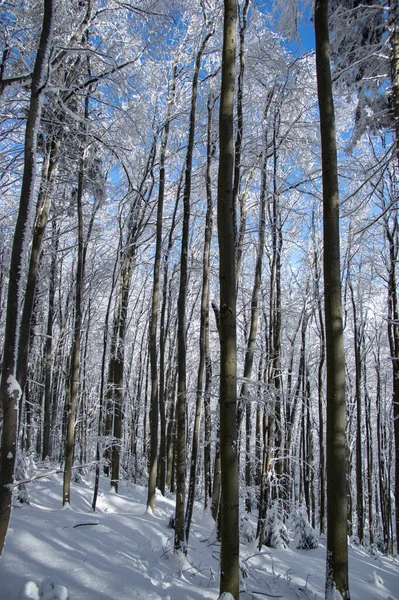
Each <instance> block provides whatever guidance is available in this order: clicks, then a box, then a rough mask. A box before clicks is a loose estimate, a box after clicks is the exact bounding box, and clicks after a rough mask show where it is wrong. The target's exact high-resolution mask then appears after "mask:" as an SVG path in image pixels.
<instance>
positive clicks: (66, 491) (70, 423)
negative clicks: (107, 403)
mask: <svg viewBox="0 0 399 600" xmlns="http://www.w3.org/2000/svg"><path fill="white" fill-rule="evenodd" d="M87 102H88V100H87V98H86V109H85V112H86V113H87ZM82 143H83V140H82ZM84 169H85V165H84V150H83V148H81V158H80V164H79V175H78V189H77V194H76V201H77V213H78V259H77V265H76V290H75V320H74V326H73V343H72V351H71V364H70V377H69V379H70V393H69V398H67V400H66V420H67V432H66V444H65V466H64V482H63V490H62V504H63V505H65V504H70V503H71V475H72V465H73V455H74V445H75V421H76V409H77V405H78V391H79V370H80V343H81V337H82V293H83V280H84V262H83V261H84V258H83V252H84V241H83V206H82V203H83V185H84Z"/></svg>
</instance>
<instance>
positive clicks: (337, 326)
mask: <svg viewBox="0 0 399 600" xmlns="http://www.w3.org/2000/svg"><path fill="white" fill-rule="evenodd" d="M314 19H315V20H314V23H315V34H316V73H317V93H318V103H319V110H320V134H321V153H322V180H323V224H324V234H323V235H324V239H323V245H324V309H325V323H326V353H327V565H326V598H333V595H334V588H336V589H337V590H338V592H339V593H340V594H341V596H342V597H343V598H344V600H346V599H349V581H348V548H347V506H346V478H345V474H346V437H345V424H346V403H345V354H344V338H343V324H342V300H341V279H340V273H341V269H340V235H339V196H338V167H337V145H336V129H335V116H334V100H333V93H332V83H331V71H330V43H329V27H328V0H316V5H315V16H314Z"/></svg>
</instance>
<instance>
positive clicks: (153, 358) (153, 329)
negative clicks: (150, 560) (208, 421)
mask: <svg viewBox="0 0 399 600" xmlns="http://www.w3.org/2000/svg"><path fill="white" fill-rule="evenodd" d="M176 77H177V64H175V66H174V69H173V78H172V84H171V91H170V99H169V101H168V109H167V114H166V122H165V128H164V138H163V141H162V145H161V155H160V166H159V189H158V204H157V225H156V242H155V259H154V276H153V288H152V302H151V317H150V335H149V351H150V369H151V412H150V464H149V474H148V493H147V508H148V509H150V510H151V511H152V512H153V511H154V508H155V489H156V483H157V470H158V421H159V412H160V411H159V382H158V352H157V330H158V312H159V279H160V272H161V250H162V222H163V205H164V198H165V157H166V148H167V145H168V138H169V129H170V122H171V120H172V116H173V107H174V103H175V94H176ZM161 402H162V406H161V427H162V433H161V435H162V455H161V461H162V462H163V473H162V475H161V477H160V479H161V481H162V484H161V486H162V487H163V489H162V493H164V492H165V488H164V481H165V477H164V473H165V460H164V459H165V455H164V438H165V407H164V405H163V390H162V397H161Z"/></svg>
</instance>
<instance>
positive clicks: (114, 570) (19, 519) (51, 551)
mask: <svg viewBox="0 0 399 600" xmlns="http://www.w3.org/2000/svg"><path fill="white" fill-rule="evenodd" d="M36 473H43V471H42V470H40V469H39V470H38V471H36ZM28 474H31V473H28ZM93 482H94V474H93V473H87V474H86V475H85V476H84V477H83V478H82V481H81V482H80V483H74V484H73V485H72V490H71V506H70V508H69V509H68V510H62V474H54V473H49V475H48V477H47V478H43V479H37V480H35V481H32V482H31V483H29V484H27V486H28V487H29V493H30V498H31V503H30V505H20V504H18V505H17V504H16V506H18V508H16V507H15V509H14V510H13V511H12V516H11V522H10V529H9V533H8V536H7V540H6V546H5V549H4V552H3V556H2V558H1V560H0V582H1V584H0V600H67V599H69V600H116V599H117V600H206V599H209V600H217V599H218V598H219V555H220V546H219V544H218V543H217V541H216V539H215V528H214V523H213V520H212V517H211V516H210V514H209V512H204V511H203V509H202V506H201V505H200V504H196V506H195V510H194V515H193V522H192V530H191V533H190V539H189V542H188V551H187V555H184V554H182V553H177V554H176V553H174V551H173V533H174V532H173V530H172V529H170V528H168V523H169V519H170V515H171V514H173V512H174V497H173V496H172V495H167V496H166V497H162V496H161V495H160V494H159V493H158V494H157V498H156V508H155V511H154V513H153V514H151V513H148V512H147V511H146V499H147V490H146V488H145V487H140V486H138V485H132V484H127V483H125V482H121V483H120V486H119V489H120V493H119V494H115V493H114V492H113V491H110V490H109V482H107V481H105V480H101V482H100V492H99V497H98V501H97V511H96V512H95V513H93V512H92V510H91V502H92V497H93ZM251 522H252V525H253V527H254V528H255V525H256V521H255V517H253V518H252V517H248V520H246V523H245V527H246V528H247V529H248V527H249V526H250V524H251ZM294 533H295V532H294V531H290V530H289V535H290V546H289V547H288V548H286V549H273V548H267V547H264V548H263V549H262V551H261V552H259V551H258V549H257V546H256V541H255V540H253V539H251V536H248V537H247V538H245V539H244V536H242V543H241V547H240V565H241V572H242V580H241V593H240V600H251V599H252V600H257V599H260V598H262V597H268V596H269V597H270V596H279V597H282V598H284V599H285V600H297V599H298V598H301V599H303V600H306V599H311V600H322V599H324V594H325V591H324V586H325V553H326V547H325V538H323V537H319V540H318V541H319V545H318V547H317V548H314V549H310V550H300V549H297V548H295V542H294V539H293V538H294ZM349 557H350V563H349V570H350V592H351V600H399V560H398V558H395V557H389V556H383V555H382V554H380V553H378V552H376V551H374V552H373V553H372V552H370V551H369V550H368V549H366V548H363V547H361V546H355V545H353V546H350V548H349ZM257 592H258V594H257ZM265 594H267V595H268V596H266V595H265ZM221 598H223V600H227V598H228V597H227V598H226V595H225V596H222V597H221ZM230 600H231V599H230Z"/></svg>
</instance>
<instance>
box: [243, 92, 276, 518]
mask: <svg viewBox="0 0 399 600" xmlns="http://www.w3.org/2000/svg"><path fill="white" fill-rule="evenodd" d="M270 100H271V98H270ZM269 105H270V101H268V103H267V105H266V108H265V112H264V115H263V120H264V125H263V127H264V134H263V138H264V139H263V160H262V181H261V190H260V202H259V239H258V247H257V253H256V263H255V274H254V284H253V288H252V298H251V321H250V329H249V336H248V341H247V349H246V353H245V361H244V373H243V384H242V386H241V391H240V398H239V404H238V431H239V430H240V421H241V418H242V413H243V412H244V409H245V416H246V419H245V425H246V426H245V428H246V436H245V438H246V446H245V454H246V456H245V480H246V485H247V488H248V489H249V488H250V487H251V485H252V476H253V461H252V449H251V437H252V427H251V424H252V414H251V412H252V411H251V409H252V406H251V401H250V399H249V398H248V381H249V380H250V378H251V376H252V368H253V362H254V355H255V347H256V337H257V334H258V321H259V306H258V305H259V295H260V288H261V282H262V264H263V254H264V246H265V237H266V193H267V190H266V172H267V123H266V119H267V113H268V108H269ZM245 507H246V510H247V511H248V512H251V510H252V503H251V494H250V493H248V492H247V495H246V499H245Z"/></svg>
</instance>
